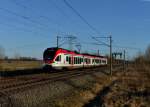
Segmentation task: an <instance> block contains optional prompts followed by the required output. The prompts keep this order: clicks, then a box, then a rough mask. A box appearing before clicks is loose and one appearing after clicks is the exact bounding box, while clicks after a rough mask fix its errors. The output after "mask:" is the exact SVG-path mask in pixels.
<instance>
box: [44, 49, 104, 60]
mask: <svg viewBox="0 0 150 107" xmlns="http://www.w3.org/2000/svg"><path fill="white" fill-rule="evenodd" d="M49 49H53V50H55V51H57V50H59V49H62V50H65V51H67V52H71V53H74V54H80V55H86V56H93V57H103V58H106V56H101V55H93V54H89V53H79V52H78V51H71V50H68V49H64V48H58V47H51V48H47V49H46V50H49Z"/></svg>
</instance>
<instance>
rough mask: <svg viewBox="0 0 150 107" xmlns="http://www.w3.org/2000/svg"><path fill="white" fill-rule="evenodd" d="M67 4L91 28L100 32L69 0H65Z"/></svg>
mask: <svg viewBox="0 0 150 107" xmlns="http://www.w3.org/2000/svg"><path fill="white" fill-rule="evenodd" d="M63 1H64V3H65V4H66V6H68V7H69V8H70V9H71V10H72V11H73V12H74V13H75V14H76V15H77V16H78V17H79V18H80V19H81V20H82V21H83V22H84V23H85V24H86V25H87V26H88V27H89V28H90V29H91V30H93V31H94V32H95V33H97V34H100V32H99V31H98V30H97V29H96V28H95V27H94V26H93V25H91V24H90V23H89V22H88V21H87V20H86V19H85V18H84V17H83V16H82V15H81V14H80V13H79V12H78V11H77V10H76V9H75V8H74V7H73V6H72V5H71V4H70V3H69V2H67V0H63Z"/></svg>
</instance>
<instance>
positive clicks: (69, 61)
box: [68, 56, 71, 64]
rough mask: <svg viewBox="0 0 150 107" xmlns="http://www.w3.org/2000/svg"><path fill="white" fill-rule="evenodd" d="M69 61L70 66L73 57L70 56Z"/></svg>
mask: <svg viewBox="0 0 150 107" xmlns="http://www.w3.org/2000/svg"><path fill="white" fill-rule="evenodd" d="M68 59H69V64H71V57H70V56H69V58H68Z"/></svg>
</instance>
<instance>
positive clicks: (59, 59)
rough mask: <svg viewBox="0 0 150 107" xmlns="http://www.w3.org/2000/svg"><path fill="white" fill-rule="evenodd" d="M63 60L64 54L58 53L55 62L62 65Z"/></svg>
mask: <svg viewBox="0 0 150 107" xmlns="http://www.w3.org/2000/svg"><path fill="white" fill-rule="evenodd" d="M61 62H62V55H58V56H57V57H56V59H55V63H56V65H57V66H60V65H61Z"/></svg>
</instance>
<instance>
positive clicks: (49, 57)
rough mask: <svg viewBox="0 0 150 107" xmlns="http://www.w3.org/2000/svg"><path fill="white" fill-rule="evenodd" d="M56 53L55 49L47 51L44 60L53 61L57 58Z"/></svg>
mask: <svg viewBox="0 0 150 107" xmlns="http://www.w3.org/2000/svg"><path fill="white" fill-rule="evenodd" d="M55 53H56V50H53V49H50V50H46V51H45V52H44V55H43V57H44V59H47V60H52V59H53V58H54V56H55Z"/></svg>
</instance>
